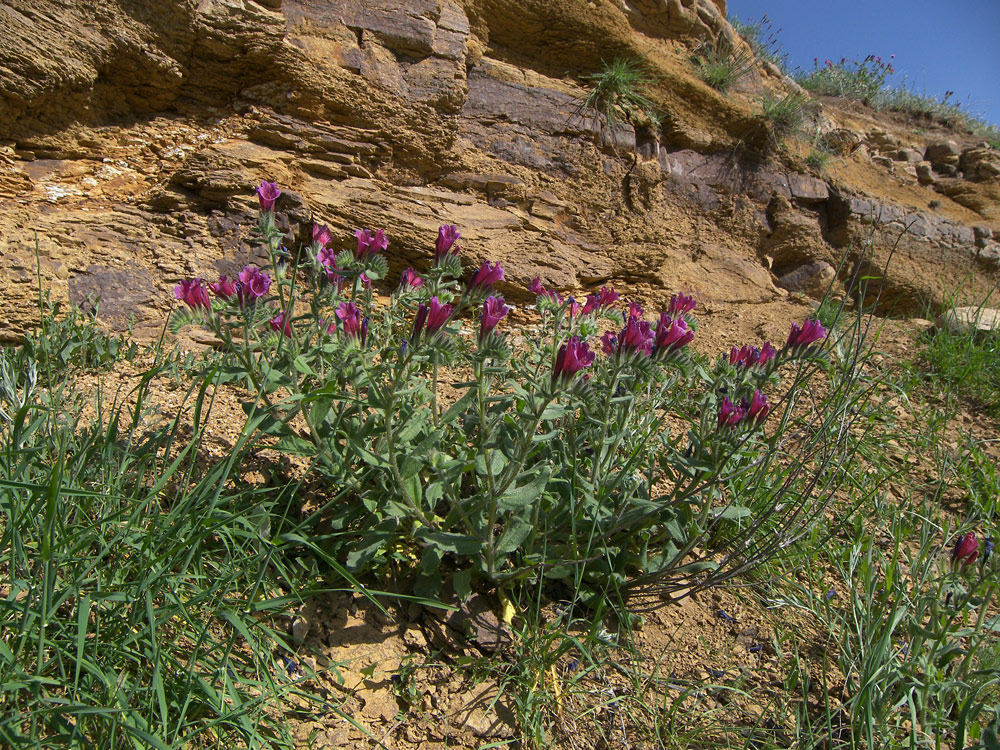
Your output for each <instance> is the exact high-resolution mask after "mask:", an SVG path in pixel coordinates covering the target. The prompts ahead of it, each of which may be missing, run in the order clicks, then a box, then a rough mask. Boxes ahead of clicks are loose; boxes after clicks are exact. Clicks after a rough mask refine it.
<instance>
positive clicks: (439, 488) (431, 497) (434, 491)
mask: <svg viewBox="0 0 1000 750" xmlns="http://www.w3.org/2000/svg"><path fill="white" fill-rule="evenodd" d="M442 497H444V485H443V484H442V483H441V482H434V483H433V484H431V485H429V486H428V487H427V490H426V492H424V498H425V501H426V503H427V507H428V508H433V507H434V506H435V505H437V504H438V502H440V500H441V498H442Z"/></svg>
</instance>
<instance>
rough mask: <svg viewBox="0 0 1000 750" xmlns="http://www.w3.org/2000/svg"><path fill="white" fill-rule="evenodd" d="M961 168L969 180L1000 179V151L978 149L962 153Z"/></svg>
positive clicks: (986, 148) (987, 148)
mask: <svg viewBox="0 0 1000 750" xmlns="http://www.w3.org/2000/svg"><path fill="white" fill-rule="evenodd" d="M959 168H960V169H961V170H962V172H963V173H964V174H965V178H966V179H968V180H991V179H994V178H995V177H1000V151H995V150H994V149H992V148H989V147H985V148H984V147H976V148H970V149H966V150H965V151H963V152H962V157H961V160H960V162H959Z"/></svg>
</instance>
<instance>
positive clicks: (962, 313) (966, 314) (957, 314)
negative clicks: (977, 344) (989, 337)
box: [934, 307, 1000, 336]
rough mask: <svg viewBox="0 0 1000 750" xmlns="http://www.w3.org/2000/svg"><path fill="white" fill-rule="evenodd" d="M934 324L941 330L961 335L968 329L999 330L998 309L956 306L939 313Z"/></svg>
mask: <svg viewBox="0 0 1000 750" xmlns="http://www.w3.org/2000/svg"><path fill="white" fill-rule="evenodd" d="M934 325H935V326H936V327H937V328H938V329H939V330H942V331H946V332H948V333H950V334H953V335H956V336H957V335H961V334H963V333H969V332H970V331H982V332H984V333H993V332H996V331H1000V310H995V309H993V308H991V307H956V308H953V309H951V310H948V311H947V312H945V313H943V314H942V315H939V316H938V317H937V319H936V320H935V321H934Z"/></svg>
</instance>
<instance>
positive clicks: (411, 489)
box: [403, 474, 424, 505]
mask: <svg viewBox="0 0 1000 750" xmlns="http://www.w3.org/2000/svg"><path fill="white" fill-rule="evenodd" d="M403 489H404V490H406V494H407V495H408V496H409V498H410V500H411V501H412V502H413V503H414V504H415V505H420V503H421V501H422V500H423V498H424V488H423V484H422V483H421V482H420V474H411V475H410V476H408V477H403Z"/></svg>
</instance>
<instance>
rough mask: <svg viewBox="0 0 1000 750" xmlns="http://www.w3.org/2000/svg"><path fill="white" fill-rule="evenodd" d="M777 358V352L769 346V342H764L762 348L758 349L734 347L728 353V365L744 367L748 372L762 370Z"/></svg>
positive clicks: (747, 346) (745, 346) (754, 347)
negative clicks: (752, 369) (754, 369)
mask: <svg viewBox="0 0 1000 750" xmlns="http://www.w3.org/2000/svg"><path fill="white" fill-rule="evenodd" d="M777 356H778V352H777V351H775V349H774V347H773V346H771V342H770V341H765V342H764V346H762V347H760V348H757V347H756V346H749V345H743V346H740V347H736V346H734V347H733V348H732V349H731V350H730V351H729V364H731V365H737V366H739V367H744V368H746V369H748V370H749V369H751V368H754V367H756V368H759V369H762V370H763V369H765V368H766V367H767V364H768V363H769V362H771V361H773V360H774V358H775V357H777Z"/></svg>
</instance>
